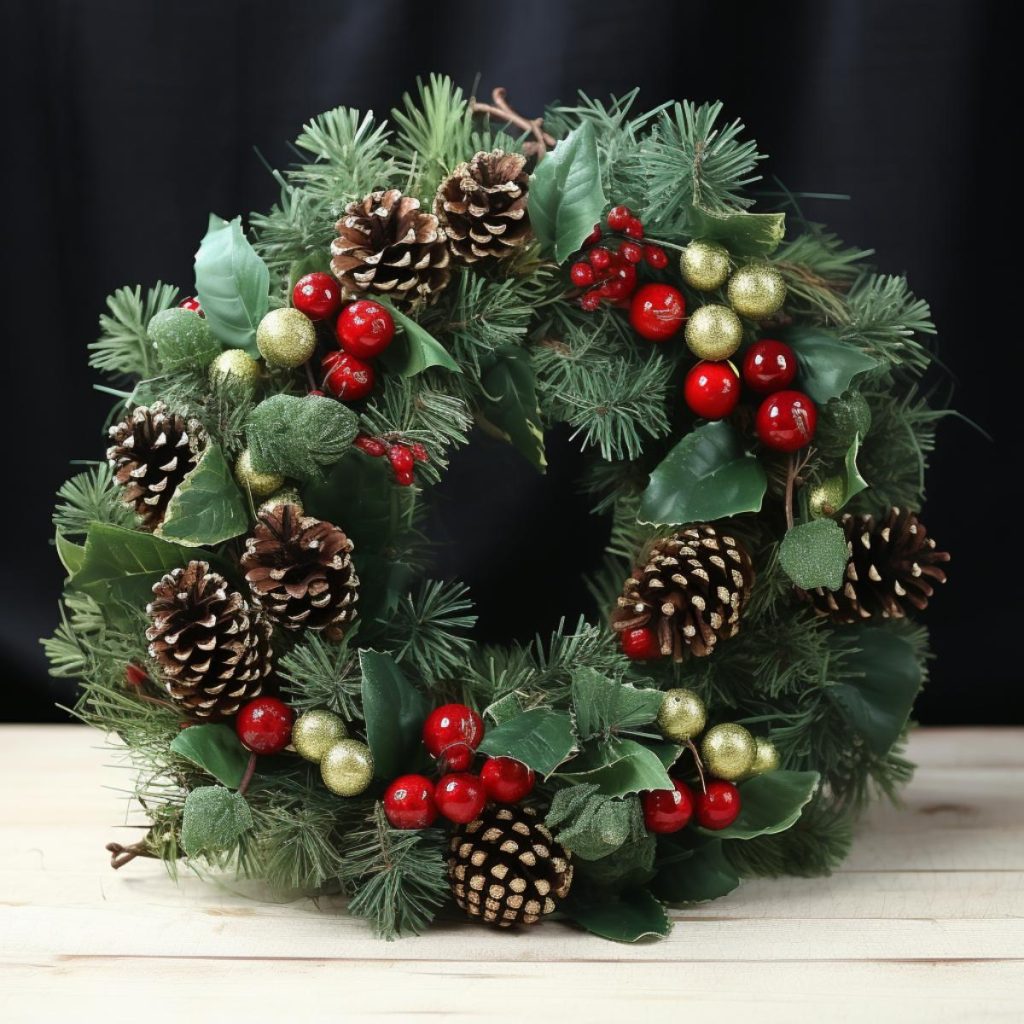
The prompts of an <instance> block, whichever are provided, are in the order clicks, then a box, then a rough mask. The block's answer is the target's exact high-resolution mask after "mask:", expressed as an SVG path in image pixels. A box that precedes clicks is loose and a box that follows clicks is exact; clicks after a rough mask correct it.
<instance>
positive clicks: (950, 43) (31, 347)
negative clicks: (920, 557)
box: [0, 0, 1024, 723]
mask: <svg viewBox="0 0 1024 1024" xmlns="http://www.w3.org/2000/svg"><path fill="white" fill-rule="evenodd" d="M995 18H996V5H994V4H993V5H992V6H986V5H985V4H984V3H979V2H971V0H961V2H955V0H947V2H941V0H930V2H929V0H900V2H897V3H893V2H892V0H872V2H868V0H845V2H843V0H836V2H823V0H818V2H807V3H786V2H781V0H780V2H776V3H761V4H751V3H744V4H740V3H729V2H724V0H712V2H702V3H696V2H672V0H663V2H645V0H632V2H628V3H627V2H624V0H614V2H601V0H588V2H575V0H573V2H550V0H545V2H541V0H520V2H518V3H515V4H501V3H487V2H486V0H483V2H479V3H476V4H472V5H469V4H466V3H465V2H462V3H456V2H447V0H445V2H433V3H423V2H419V3H417V2H414V0H409V2H400V0H376V2H375V3H366V2H364V3H359V4H355V3H345V2H340V0H293V2H291V3H283V2H281V0H277V2H257V0H248V2H246V0H175V2H173V3H157V2H155V0H120V2H118V0H77V2H76V0H64V2H58V0H34V2H28V3H22V2H19V0H15V2H12V0H5V3H4V5H3V27H4V33H3V34H4V38H5V41H6V47H5V50H6V53H5V62H4V66H3V69H2V71H0V74H3V75H4V77H5V78H6V79H7V81H6V82H5V86H6V87H5V90H4V94H3V95H4V101H3V102H4V115H5V119H6V122H7V123H6V131H5V133H4V134H5V141H6V143H7V144H8V145H7V146H6V149H7V155H6V157H5V159H4V161H3V167H2V170H0V173H2V174H3V175H4V177H5V179H7V180H5V182H4V184H5V186H6V187H5V188H4V189H3V193H2V196H3V202H4V207H5V209H4V216H3V220H4V227H5V231H4V236H5V245H4V248H5V250H6V253H7V255H8V257H10V258H11V263H10V270H9V272H8V275H7V278H6V280H7V303H6V309H5V313H4V315H3V317H2V320H3V323H4V329H5V334H6V339H5V342H4V349H3V350H4V354H5V370H6V372H5V374H4V377H3V384H4V385H5V388H4V393H3V402H4V416H3V422H4V425H5V433H6V441H7V443H6V445H5V451H6V452H7V453H8V457H10V456H11V455H13V463H14V464H13V466H10V468H9V469H8V470H7V472H6V474H5V476H6V480H5V484H6V487H5V491H6V493H5V495H4V500H3V502H2V508H3V517H4V523H3V545H2V552H3V553H2V555H0V558H2V579H3V603H2V605H0V612H2V614H0V658H2V669H3V686H4V689H3V695H4V699H3V701H2V703H0V717H8V718H12V719H33V718H47V717H51V716H55V715H56V712H54V711H53V710H52V701H53V699H54V697H60V698H62V699H64V700H67V699H68V696H69V688H68V687H64V688H62V689H61V688H57V689H55V688H53V687H52V686H51V684H50V683H49V681H48V680H47V678H46V675H45V668H44V664H43V660H42V657H41V651H40V649H39V646H38V643H37V641H36V637H38V636H39V635H40V634H42V633H44V632H47V631H48V630H49V629H50V628H51V627H52V624H53V620H54V617H55V615H56V610H57V595H58V592H59V586H60V576H61V574H60V571H59V569H58V567H57V561H56V558H55V557H54V556H53V553H52V551H51V550H49V549H48V548H47V541H48V537H49V532H50V530H49V522H48V512H49V506H50V503H51V500H52V494H53V491H54V489H55V488H56V487H57V486H58V485H59V484H60V482H61V481H62V480H63V479H64V478H65V477H66V476H67V475H68V472H67V462H68V460H69V459H72V458H95V457H97V455H98V454H99V453H100V452H101V451H102V449H103V439H102V437H101V436H100V434H99V432H98V429H97V428H98V426H99V424H100V423H101V422H102V420H103V416H104V414H105V412H106V408H107V402H106V400H105V399H104V398H103V397H102V396H100V395H97V394H96V393H94V392H92V391H91V384H92V383H93V377H92V375H91V374H90V372H89V371H88V369H87V367H86V353H85V343H86V342H87V341H89V340H91V339H92V338H93V337H94V335H95V321H96V316H97V314H98V313H99V311H100V309H101V307H102V303H103V298H104V296H105V295H106V294H107V293H108V292H110V291H112V290H113V289H114V288H115V287H117V286H119V285H121V284H126V283H135V282H143V283H151V282H153V281H155V280H156V279H157V278H162V279H163V280H165V281H174V282H177V283H178V284H180V285H181V286H182V287H183V288H188V286H189V282H190V268H191V261H192V255H193V252H194V250H195V247H196V244H197V240H198V239H199V237H200V236H201V234H202V232H203V229H204V226H205V224H206V218H207V214H208V212H209V211H211V210H214V211H217V212H218V213H220V214H222V215H226V216H232V215H234V214H235V213H236V212H247V211H249V210H253V209H262V208H265V207H267V206H268V205H269V204H270V203H271V202H272V201H273V199H274V198H275V186H274V184H273V182H272V180H271V179H270V177H269V176H268V175H267V173H266V171H265V169H264V167H263V165H262V164H261V162H260V160H259V159H258V158H257V156H256V154H255V152H254V147H256V148H257V149H258V150H259V151H260V152H261V153H263V154H264V155H265V156H266V158H267V159H268V160H269V161H270V162H271V163H274V164H278V165H279V164H282V163H284V162H287V160H288V159H289V152H288V149H287V146H286V144H285V143H286V141H287V140H289V139H291V138H294V136H295V134H296V133H297V128H298V126H299V125H300V123H301V122H302V121H303V120H305V119H306V118H308V117H309V116H311V115H312V114H314V113H317V112H319V111H321V110H324V109H327V108H329V107H331V106H335V105H337V104H346V105H351V106H356V107H359V108H363V109H365V108H374V109H376V110H377V111H378V112H380V113H384V112H386V111H387V110H388V109H389V108H390V107H391V106H392V105H393V104H395V103H396V102H397V101H398V100H399V98H400V96H401V93H402V92H403V91H405V90H406V89H409V88H410V87H412V86H413V84H414V80H415V77H416V76H417V75H420V74H425V73H427V72H430V71H432V70H435V71H442V72H446V73H449V74H451V75H453V76H454V77H455V78H456V79H457V80H459V81H460V82H461V83H462V84H464V85H465V86H466V87H467V88H471V87H472V83H473V81H474V78H475V76H476V74H477V73H478V72H479V73H480V75H481V76H482V77H481V91H482V92H485V91H489V89H490V88H491V87H492V86H493V85H496V84H504V85H506V86H507V87H508V88H509V90H510V94H511V97H512V99H513V101H514V103H515V104H516V105H517V106H518V107H519V108H520V109H522V110H524V111H527V112H538V111H539V110H540V109H541V107H542V106H543V104H544V102H545V101H546V100H549V99H552V98H562V99H566V98H570V97H571V96H572V95H573V93H574V91H575V89H577V88H582V89H584V90H585V91H586V92H588V93H590V94H596V95H604V94H607V93H609V92H615V93H622V92H624V91H627V90H628V89H630V88H631V87H632V86H634V85H640V86H641V87H642V90H643V92H642V98H643V101H644V102H645V103H647V104H649V105H654V104H656V103H658V102H660V101H662V100H664V99H667V98H670V97H690V98H693V99H697V100H703V99H714V98H720V99H722V100H724V101H725V102H726V105H727V111H728V112H729V113H730V114H731V115H733V116H739V117H741V118H743V119H744V120H745V122H746V124H747V126H748V130H749V132H750V133H751V134H752V135H753V136H754V137H755V138H757V139H758V140H759V142H760V144H761V149H762V150H763V151H766V152H768V153H770V154H771V155H772V160H771V163H770V166H769V167H768V172H769V173H771V174H775V175H777V176H778V177H779V178H780V179H781V180H783V181H784V182H785V183H786V184H787V185H788V186H789V187H790V188H792V189H794V190H807V191H826V192H840V193H849V194H850V195H852V197H853V198H852V201H851V202H849V203H845V202H834V203H831V204H828V205H827V208H824V207H825V204H820V206H821V207H822V208H817V207H815V208H812V209H810V211H809V212H810V213H811V214H813V215H814V216H815V217H819V218H822V219H827V220H828V221H830V222H831V224H832V225H833V226H834V227H835V228H836V229H837V230H838V231H839V232H840V234H841V235H843V236H844V237H845V238H846V239H847V240H848V241H849V242H851V243H856V244H858V245H863V246H873V247H875V248H876V249H877V262H878V264H879V266H880V267H881V268H882V269H883V270H886V271H890V272H902V271H906V272H908V273H909V275H910V279H911V283H912V285H913V286H914V288H915V290H917V291H918V292H919V293H920V294H922V295H923V296H925V297H927V298H928V299H929V300H930V301H931V303H932V308H933V312H934V316H935V320H936V321H937V323H938V325H939V328H940V333H941V338H942V356H943V358H944V360H945V362H946V363H947V365H949V366H950V368H951V369H952V371H953V372H954V373H955V374H956V375H957V376H958V377H959V379H960V381H961V386H960V390H959V393H958V397H957V404H958V406H959V408H960V409H961V410H962V411H963V412H964V414H965V415H967V416H969V417H971V418H972V419H974V420H976V421H978V422H979V423H981V424H982V425H984V426H985V427H986V429H988V430H989V431H990V432H991V433H992V434H993V435H994V436H995V438H996V440H995V442H993V443H989V442H987V441H985V440H983V439H982V438H981V437H980V436H979V435H978V434H977V433H976V432H974V431H972V430H971V429H970V428H969V427H967V426H965V425H963V424H962V423H958V422H956V421H950V422H948V423H946V424H945V425H944V427H943V428H942V430H941V432H940V451H939V453H938V454H937V455H936V457H935V458H934V460H933V471H932V475H931V478H930V501H929V506H928V509H927V521H928V523H929V527H930V529H931V532H932V533H933V534H934V535H935V536H937V537H938V538H939V540H940V541H941V542H942V543H943V544H944V546H947V547H949V548H950V549H951V550H952V551H953V552H954V559H955V560H954V562H953V565H952V583H951V585H950V586H949V587H948V588H947V589H946V590H945V591H943V592H942V593H941V594H940V595H939V597H938V599H937V600H936V601H935V602H934V603H933V607H932V609H931V610H930V611H929V621H930V624H931V625H932V627H933V630H934V636H935V648H936V651H937V654H938V658H937V660H936V662H935V664H934V666H933V682H932V685H931V687H930V688H929V690H928V691H927V692H926V694H925V695H924V696H923V698H922V700H921V702H920V704H919V712H920V718H921V719H922V720H923V721H925V722H931V723H935V722H955V721H961V722H1007V721H1020V720H1022V717H1024V716H1022V706H1021V702H1020V696H1019V682H1020V671H1019V669H1018V668H1017V663H1016V660H1015V658H1014V656H1013V655H1014V647H1015V644H1014V639H1015V637H1014V627H1015V624H1016V622H1017V621H1018V620H1019V618H1020V611H1021V598H1020V592H1019V589H1018V588H1019V584H1018V583H1017V579H1018V578H1019V575H1020V574H1019V570H1018V569H1017V567H1016V565H1015V564H1014V563H1015V562H1016V560H1017V558H1018V555H1017V549H1018V546H1019V545H1018V543H1017V542H1016V541H1015V539H1014V537H1013V531H1014V530H1015V529H1016V528H1017V524H1018V521H1019V515H1018V514H1016V512H1015V509H1016V507H1017V503H1016V502H1015V500H1014V492H1015V491H1017V490H1019V483H1018V480H1017V477H1018V471H1016V470H1015V468H1014V457H1013V454H1012V449H1011V445H1013V442H1014V440H1015V438H1014V433H1015V427H1016V425H1017V423H1016V421H1017V419H1018V418H1019V413H1018V410H1017V409H1016V408H1015V399H1014V397H1013V395H1014V393H1015V392H1014V383H1015V378H1016V376H1017V373H1018V371H1019V365H1020V364H1019V356H1018V354H1017V353H1018V350H1019V344H1020V343H1019V340H1018V339H1017V338H1016V332H1017V330H1018V328H1017V327H1015V325H1014V315H1015V314H1016V313H1017V312H1018V311H1019V296H1018V295H1017V294H1015V293H1012V294H1007V293H1006V289H1007V288H1008V287H1010V282H1011V274H1013V273H1014V272H1015V271H1016V272H1018V273H1019V270H1018V267H1019V257H1018V256H1017V254H1016V253H1015V252H1012V251H1011V249H1010V243H1009V241H1008V239H1009V238H1010V237H1015V236H1016V235H1018V234H1019V229H1018V228H1017V227H1016V225H1015V223H1014V222H1015V220H1016V217H1017V216H1018V214H1017V213H1015V212H1014V211H1013V210H1012V209H1008V210H1007V212H1006V213H1005V214H1001V213H1000V211H999V205H1000V203H1009V202H1010V201H1011V197H1012V193H1013V191H1014V186H1015V182H1014V176H1015V173H1016V172H1015V169H1014V168H1012V167H1007V166H1005V163H1004V158H1005V152H1004V151H1005V148H1006V146H1007V144H1008V139H1006V138H1004V137H1003V135H1004V133H1006V132H1010V133H1014V134H1017V135H1019V132H1018V131H1017V121H1016V118H1015V117H1013V118H1010V119H1005V118H1004V115H1008V114H1010V113H1011V102H1012V97H1010V96H1008V95H1007V94H1006V93H1005V92H1004V86H1003V84H1002V82H1001V81H1000V79H1002V80H1003V81H1005V78H1006V77H1008V76H1010V75H1012V73H1013V72H1012V67H1010V66H1008V65H1007V64H1006V63H1005V62H1004V60H1003V59H1002V57H1003V55H1002V54H1001V53H1000V52H999V50H1000V49H1001V44H1000V42H999V40H1000V39H1001V38H1004V37H1005V36H1006V33H1007V28H1006V27H1004V26H1000V25H998V24H996V22H995ZM1014 261H1016V264H1015V263H1014ZM552 449H553V472H552V474H551V475H550V476H549V477H548V478H547V479H545V480H542V479H539V478H537V477H535V476H534V475H533V474H532V471H530V470H529V469H528V468H527V467H525V465H521V464H519V463H517V461H516V458H515V457H514V455H512V454H511V453H510V452H507V451H505V450H503V449H501V448H499V447H498V446H495V445H493V444H489V443H487V442H486V441H481V442H480V443H479V444H478V445H476V446H474V447H473V448H472V449H471V450H470V451H468V452H467V453H466V454H464V455H462V456H461V457H460V458H459V459H458V460H457V462H456V463H455V465H454V467H453V470H452V472H451V474H450V476H449V479H448V482H447V483H446V485H445V487H444V490H443V493H442V494H441V496H440V498H439V501H438V506H437V508H438V511H437V512H436V514H435V523H434V533H435V536H436V537H437V538H438V539H440V540H445V539H447V540H450V541H451V544H450V545H448V546H447V547H445V548H443V549H442V552H441V555H440V559H441V570H442V571H443V572H445V573H450V574H459V575H461V576H462V577H463V578H465V579H467V580H468V581H469V582H470V583H471V584H472V585H473V587H474V589H475V590H476V592H477V597H478V600H479V605H480V612H481V617H482V621H481V626H480V629H481V635H482V636H486V637H488V638H503V637H508V636H513V635H516V636H524V635H529V634H530V633H531V632H532V631H533V629H534V628H536V627H540V628H542V629H545V630H546V629H547V628H550V626H552V625H553V624H554V622H555V621H557V618H558V616H559V614H562V613H566V614H569V615H570V616H575V614H577V613H578V612H579V611H581V610H583V609H584V607H585V598H584V595H583V593H582V591H581V589H580V588H579V586H578V585H577V584H576V583H575V582H574V580H575V577H576V575H577V573H578V571H579V570H580V569H582V568H586V567H587V566H588V565H590V564H592V563H593V562H594V560H595V558H596V557H597V554H598V549H599V547H600V544H601V541H602V531H603V529H604V527H603V524H602V523H600V522H599V521H588V520H586V519H585V508H586V505H585V503H584V502H583V501H582V500H581V499H580V498H578V497H577V496H576V495H575V493H574V489H573V481H572V476H573V472H574V470H575V467H576V464H577V460H576V456H575V455H574V453H573V451H572V449H571V448H570V447H569V446H568V445H567V444H566V443H564V438H556V439H555V440H554V443H553V444H552Z"/></svg>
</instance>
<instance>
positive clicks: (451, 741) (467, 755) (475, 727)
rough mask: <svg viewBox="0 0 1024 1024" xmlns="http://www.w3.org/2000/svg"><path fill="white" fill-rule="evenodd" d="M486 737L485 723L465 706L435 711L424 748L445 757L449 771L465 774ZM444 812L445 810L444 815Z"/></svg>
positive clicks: (429, 717)
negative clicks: (475, 752) (450, 769)
mask: <svg viewBox="0 0 1024 1024" xmlns="http://www.w3.org/2000/svg"><path fill="white" fill-rule="evenodd" d="M483 738H484V721H483V719H482V718H481V717H480V716H479V715H478V714H477V713H476V712H475V711H474V710H473V709H472V708H468V707H466V705H465V704H443V705H442V706H441V707H439V708H434V710H433V711H431V712H430V714H429V715H427V720H426V721H425V722H424V723H423V745H424V746H425V747H426V748H427V752H428V753H429V754H430V756H431V757H436V758H444V760H445V761H446V762H447V765H448V767H449V768H452V769H453V770H455V771H457V772H463V771H465V770H466V769H467V768H468V767H469V766H470V765H471V764H472V763H473V752H474V751H475V750H476V748H477V747H478V746H480V741H481V740H482V739H483ZM443 813H444V812H443V811H442V814H443Z"/></svg>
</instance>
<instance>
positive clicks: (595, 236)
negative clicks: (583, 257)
mask: <svg viewBox="0 0 1024 1024" xmlns="http://www.w3.org/2000/svg"><path fill="white" fill-rule="evenodd" d="M601 238H602V234H601V225H600V224H595V225H594V230H593V231H591V232H590V234H589V235H587V237H586V238H584V239H583V245H582V246H581V247H580V248H582V249H586V248H588V247H589V246H591V245H597V243H598V242H600V241H601Z"/></svg>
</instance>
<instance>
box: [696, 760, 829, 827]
mask: <svg viewBox="0 0 1024 1024" xmlns="http://www.w3.org/2000/svg"><path fill="white" fill-rule="evenodd" d="M818 779H819V776H818V773H817V772H791V771H774V772H767V773H766V774H765V775H755V776H754V778H752V779H747V781H746V782H741V783H740V784H739V790H740V802H741V806H740V814H739V817H738V818H737V819H736V820H735V821H734V822H733V823H732V824H731V825H730V826H729V827H728V828H723V829H719V830H717V831H709V830H707V829H698V831H699V832H700V833H701V834H703V835H705V836H707V837H708V838H710V839H753V838H754V837H755V836H770V835H775V833H776V832H785V831H786V829H787V828H789V827H790V826H791V825H793V824H794V822H796V820H797V819H798V818H799V817H800V812H801V811H802V810H803V809H804V805H805V804H806V803H807V802H808V801H809V800H810V799H811V797H812V796H813V795H814V791H815V789H817V787H818Z"/></svg>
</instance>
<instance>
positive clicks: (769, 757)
mask: <svg viewBox="0 0 1024 1024" xmlns="http://www.w3.org/2000/svg"><path fill="white" fill-rule="evenodd" d="M754 746H755V748H756V749H755V750H754V763H753V764H752V765H751V766H750V774H751V775H764V773H765V772H773V771H775V769H776V768H778V767H779V752H778V750H776V749H775V744H774V743H772V741H771V740H766V739H765V738H764V737H763V736H758V737H757V739H755V740H754Z"/></svg>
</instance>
